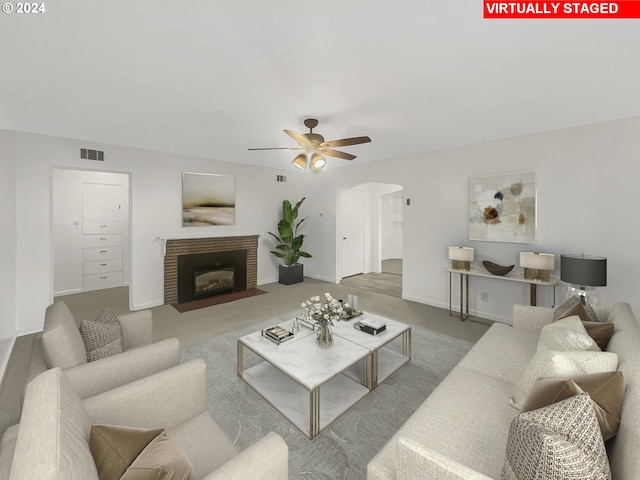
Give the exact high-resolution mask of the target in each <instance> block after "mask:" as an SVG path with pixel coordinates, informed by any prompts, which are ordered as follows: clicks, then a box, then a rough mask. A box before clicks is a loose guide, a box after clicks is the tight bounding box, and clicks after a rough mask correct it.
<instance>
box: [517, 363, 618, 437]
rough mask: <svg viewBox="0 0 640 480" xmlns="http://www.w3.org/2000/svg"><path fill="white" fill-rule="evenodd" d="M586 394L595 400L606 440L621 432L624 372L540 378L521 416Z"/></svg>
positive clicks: (596, 412)
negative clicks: (583, 393)
mask: <svg viewBox="0 0 640 480" xmlns="http://www.w3.org/2000/svg"><path fill="white" fill-rule="evenodd" d="M582 392H587V393H588V394H589V396H590V397H591V401H592V403H593V409H594V411H595V414H596V418H597V419H598V425H599V426H600V431H601V432H602V437H603V439H604V440H605V441H607V440H609V439H610V438H612V437H613V436H615V434H616V433H618V430H619V429H620V417H621V416H622V402H623V400H624V377H623V375H622V372H603V373H594V374H591V375H578V376H575V377H573V378H539V379H538V380H536V383H535V384H534V385H533V388H532V389H531V392H530V393H529V396H528V397H527V400H526V401H525V402H524V405H523V406H522V409H521V410H520V413H524V412H529V411H531V410H536V409H538V408H542V407H546V406H547V405H551V404H552V403H556V402H560V401H562V400H565V399H567V398H569V397H572V396H573V395H577V394H579V393H582Z"/></svg>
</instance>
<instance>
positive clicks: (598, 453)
mask: <svg viewBox="0 0 640 480" xmlns="http://www.w3.org/2000/svg"><path fill="white" fill-rule="evenodd" d="M506 455H507V459H506V462H505V464H504V468H503V470H502V479H503V480H529V479H530V480H539V479H541V478H544V479H546V480H566V479H569V478H575V479H578V478H579V479H584V480H590V479H593V480H603V479H610V478H611V472H610V469H609V461H608V459H607V452H606V450H605V447H604V441H603V439H602V435H601V433H600V428H599V427H598V422H597V420H596V416H595V413H594V410H593V407H592V403H591V399H590V398H589V394H588V393H581V394H579V395H575V396H573V397H570V398H568V399H566V400H562V401H561V402H558V403H554V404H552V405H549V406H547V407H543V408H540V409H537V410H533V411H530V412H526V413H522V414H520V415H518V417H517V418H516V419H514V420H513V422H512V423H511V427H510V429H509V440H508V442H507V454H506Z"/></svg>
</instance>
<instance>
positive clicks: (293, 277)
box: [279, 263, 304, 285]
mask: <svg viewBox="0 0 640 480" xmlns="http://www.w3.org/2000/svg"><path fill="white" fill-rule="evenodd" d="M303 267H304V266H303V265H302V264H301V263H296V264H295V265H291V266H290V267H287V266H286V265H280V267H279V278H280V283H282V284H283V285H293V284H294V283H300V282H302V281H303V279H304V268H303Z"/></svg>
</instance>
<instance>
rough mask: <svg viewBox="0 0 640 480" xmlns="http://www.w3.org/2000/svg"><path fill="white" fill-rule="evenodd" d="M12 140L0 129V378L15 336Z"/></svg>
mask: <svg viewBox="0 0 640 480" xmlns="http://www.w3.org/2000/svg"><path fill="white" fill-rule="evenodd" d="M11 155H12V143H11V141H10V138H9V137H8V136H7V135H6V134H5V133H4V132H2V131H0V225H2V233H0V378H1V377H2V372H3V371H4V365H5V364H6V362H7V361H8V359H9V355H10V353H11V350H10V349H11V346H12V345H13V338H14V337H15V335H16V330H17V328H16V256H15V252H16V225H17V223H16V182H15V167H14V164H13V162H12V161H10V157H11Z"/></svg>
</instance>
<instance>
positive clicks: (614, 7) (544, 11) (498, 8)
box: [484, 0, 640, 18]
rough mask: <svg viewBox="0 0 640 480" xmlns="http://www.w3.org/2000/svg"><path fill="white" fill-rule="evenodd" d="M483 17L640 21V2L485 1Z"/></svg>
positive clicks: (628, 0) (629, 0)
mask: <svg viewBox="0 0 640 480" xmlns="http://www.w3.org/2000/svg"><path fill="white" fill-rule="evenodd" d="M484 18H640V0H622V1H618V2H520V1H511V2H509V1H506V2H498V1H491V0H484Z"/></svg>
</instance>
